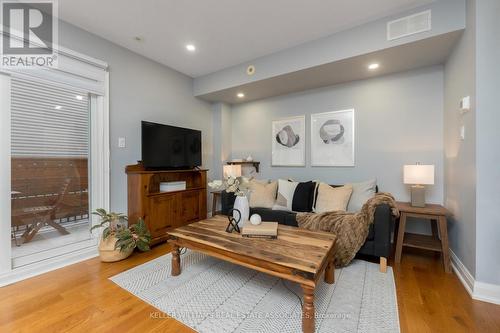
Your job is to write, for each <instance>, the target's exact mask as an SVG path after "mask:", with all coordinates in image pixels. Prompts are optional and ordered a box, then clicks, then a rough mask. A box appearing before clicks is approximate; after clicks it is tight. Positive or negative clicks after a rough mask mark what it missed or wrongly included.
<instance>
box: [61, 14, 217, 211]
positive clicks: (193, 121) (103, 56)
mask: <svg viewBox="0 0 500 333" xmlns="http://www.w3.org/2000/svg"><path fill="white" fill-rule="evenodd" d="M131 38H132V37H131ZM59 44H61V45H62V46H64V47H67V48H69V49H72V50H75V51H77V52H80V53H83V54H86V55H89V56H91V57H94V58H97V59H100V60H103V61H106V62H107V63H108V65H109V76H110V93H109V95H110V96H109V97H110V145H111V177H110V178H111V209H112V210H114V211H118V212H127V178H126V175H125V166H126V165H128V164H135V163H137V160H140V159H141V136H140V135H141V120H148V121H153V122H159V123H164V124H170V125H175V126H181V127H189V128H195V129H198V130H201V131H202V133H203V136H202V141H203V164H204V165H203V166H204V167H206V168H209V169H212V161H213V151H212V150H213V137H212V134H213V132H212V126H213V122H212V109H211V105H210V104H209V103H206V102H204V101H201V100H199V99H197V98H195V97H193V90H192V84H193V80H192V79H191V78H190V77H188V76H186V75H184V74H181V73H179V72H177V71H175V70H173V69H170V68H168V67H165V66H163V65H161V64H159V63H156V62H154V61H152V60H149V59H147V58H145V57H143V56H140V55H138V54H136V53H134V52H131V51H129V50H127V49H125V48H123V47H120V46H118V45H116V44H113V43H111V42H109V41H107V40H105V39H102V38H100V37H98V36H96V35H93V34H91V33H89V32H87V31H84V30H82V29H79V28H77V27H75V26H72V25H70V24H68V23H65V22H60V27H59ZM118 137H125V138H126V139H127V147H126V148H118V144H117V143H118Z"/></svg>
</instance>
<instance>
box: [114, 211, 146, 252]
mask: <svg viewBox="0 0 500 333" xmlns="http://www.w3.org/2000/svg"><path fill="white" fill-rule="evenodd" d="M116 238H118V241H117V242H116V246H115V247H116V248H119V249H120V251H127V250H131V249H135V248H136V247H137V248H138V249H139V251H142V252H144V251H149V250H150V247H149V244H150V243H151V234H150V233H149V230H148V228H147V227H146V223H144V220H143V219H141V218H140V219H139V220H138V221H137V223H136V224H133V225H131V226H130V227H129V228H127V229H122V230H120V231H118V232H117V233H116Z"/></svg>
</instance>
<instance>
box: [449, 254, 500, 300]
mask: <svg viewBox="0 0 500 333" xmlns="http://www.w3.org/2000/svg"><path fill="white" fill-rule="evenodd" d="M450 256H451V266H452V268H453V271H454V272H455V274H457V277H458V279H459V280H460V282H462V284H463V286H464V288H465V290H467V292H468V293H469V295H470V296H471V297H472V299H475V300H478V301H483V302H488V303H493V304H499V305H500V285H496V284H491V283H485V282H481V281H476V280H475V278H474V276H473V275H472V274H471V273H470V272H469V270H468V269H467V267H465V265H464V264H463V263H462V261H461V260H460V259H459V258H458V257H457V255H456V254H455V253H454V252H453V251H452V250H451V249H450Z"/></svg>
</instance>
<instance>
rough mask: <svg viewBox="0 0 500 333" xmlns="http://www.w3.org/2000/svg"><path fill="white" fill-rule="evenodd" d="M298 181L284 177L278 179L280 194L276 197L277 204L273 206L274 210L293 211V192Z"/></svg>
mask: <svg viewBox="0 0 500 333" xmlns="http://www.w3.org/2000/svg"><path fill="white" fill-rule="evenodd" d="M298 184H299V183H298V182H291V181H288V180H284V179H279V180H278V195H277V197H276V204H275V205H274V206H273V209H274V210H286V211H289V212H291V211H292V202H293V194H294V193H295V188H296V187H297V185H298Z"/></svg>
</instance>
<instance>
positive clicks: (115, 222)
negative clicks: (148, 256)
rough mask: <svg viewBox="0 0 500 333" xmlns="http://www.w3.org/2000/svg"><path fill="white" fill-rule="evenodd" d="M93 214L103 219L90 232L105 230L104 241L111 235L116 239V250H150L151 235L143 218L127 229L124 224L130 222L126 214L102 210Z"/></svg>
mask: <svg viewBox="0 0 500 333" xmlns="http://www.w3.org/2000/svg"><path fill="white" fill-rule="evenodd" d="M92 214H94V215H98V216H99V217H100V218H101V223H99V224H97V225H95V226H93V227H92V228H91V229H90V231H93V230H94V229H98V228H104V230H103V232H102V238H103V239H106V238H108V237H109V236H111V235H113V236H115V237H116V239H117V241H116V243H115V249H119V250H120V252H125V251H128V250H133V249H135V248H136V247H137V248H138V249H139V251H142V252H144V251H149V250H150V247H149V244H150V243H151V234H150V233H149V230H148V228H147V227H146V223H145V222H144V220H143V219H142V218H140V219H139V220H138V221H137V223H135V224H132V225H131V226H130V227H128V228H127V227H125V226H124V222H125V221H127V220H128V218H127V216H126V215H125V214H121V213H113V212H110V213H108V212H107V211H106V210H105V209H102V208H98V209H96V210H95V212H93V213H92Z"/></svg>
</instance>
